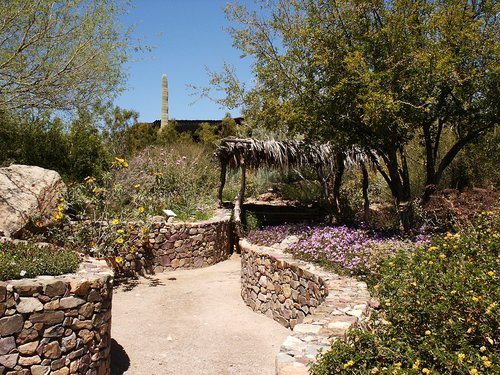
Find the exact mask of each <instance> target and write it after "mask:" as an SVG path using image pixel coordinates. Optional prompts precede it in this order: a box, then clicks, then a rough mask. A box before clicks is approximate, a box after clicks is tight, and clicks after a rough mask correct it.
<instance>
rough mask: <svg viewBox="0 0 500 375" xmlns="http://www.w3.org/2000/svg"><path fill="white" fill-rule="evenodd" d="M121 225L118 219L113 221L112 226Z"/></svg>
mask: <svg viewBox="0 0 500 375" xmlns="http://www.w3.org/2000/svg"><path fill="white" fill-rule="evenodd" d="M119 223H120V220H118V219H113V220H111V224H113V225H116V224H119Z"/></svg>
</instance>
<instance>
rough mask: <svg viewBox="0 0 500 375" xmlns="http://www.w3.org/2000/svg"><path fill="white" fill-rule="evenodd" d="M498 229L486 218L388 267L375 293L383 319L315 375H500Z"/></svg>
mask: <svg viewBox="0 0 500 375" xmlns="http://www.w3.org/2000/svg"><path fill="white" fill-rule="evenodd" d="M499 224H500V222H499V219H498V217H495V216H494V215H493V214H492V213H488V212H484V213H482V214H481V215H480V216H479V218H478V220H477V223H476V224H475V225H474V226H473V227H470V228H467V229H464V230H462V231H461V232H457V233H455V234H451V233H447V234H445V235H444V236H442V235H441V236H436V237H434V238H433V239H432V242H431V244H429V245H428V246H422V247H419V248H417V249H415V250H414V251H405V250H399V251H397V252H396V254H395V255H394V256H393V257H390V258H388V259H386V260H385V261H383V262H382V264H381V269H380V276H379V280H378V283H377V284H376V285H375V286H374V288H373V291H372V292H373V294H374V296H375V297H377V298H378V299H379V300H380V302H381V309H380V311H379V312H377V313H374V314H373V315H372V317H371V319H370V321H369V324H368V329H366V330H354V331H351V332H350V335H349V338H348V340H347V341H346V342H344V341H337V342H334V343H333V344H332V348H331V350H330V351H329V352H327V353H326V354H324V355H323V356H322V357H321V358H320V360H319V361H318V362H317V363H316V364H315V365H313V366H312V369H311V372H312V373H313V374H315V375H319V374H336V373H352V374H366V373H372V374H377V373H382V374H393V373H405V374H417V373H424V374H431V373H433V374H495V373H499V372H500V340H499V335H498V327H499V323H500V321H499V320H500V319H499V317H500V314H499V312H500V311H499V303H498V301H500V282H499V275H498V262H499V248H500V232H499V230H500V225H499Z"/></svg>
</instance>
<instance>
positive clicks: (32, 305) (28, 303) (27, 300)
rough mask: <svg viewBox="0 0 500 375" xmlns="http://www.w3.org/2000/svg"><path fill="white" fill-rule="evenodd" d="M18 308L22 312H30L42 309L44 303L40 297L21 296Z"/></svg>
mask: <svg viewBox="0 0 500 375" xmlns="http://www.w3.org/2000/svg"><path fill="white" fill-rule="evenodd" d="M16 309H17V311H18V312H20V313H21V314H28V313H32V312H35V311H42V310H43V304H42V303H41V302H40V301H39V300H38V298H34V297H21V298H20V301H19V302H18V304H17V308H16Z"/></svg>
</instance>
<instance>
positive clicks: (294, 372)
mask: <svg viewBox="0 0 500 375" xmlns="http://www.w3.org/2000/svg"><path fill="white" fill-rule="evenodd" d="M240 248H241V262H242V267H241V288H242V290H241V295H242V298H243V300H244V301H245V303H246V304H247V305H248V306H250V307H251V308H252V309H253V310H255V311H260V312H261V313H263V314H266V315H267V316H269V317H271V318H273V319H274V320H276V321H277V322H279V323H280V324H282V325H284V326H285V327H289V328H291V329H292V333H291V335H290V336H288V337H287V338H286V340H285V341H284V342H283V344H282V346H281V348H280V352H279V353H278V355H277V356H276V374H277V375H307V374H308V365H307V364H308V363H309V362H311V361H313V360H314V359H315V358H316V355H317V353H318V351H319V350H323V352H324V351H327V350H328V349H329V348H330V344H331V342H332V340H335V339H338V338H345V335H346V332H347V330H348V329H349V328H352V327H356V326H358V325H359V324H360V323H361V321H362V320H363V319H365V318H366V317H367V315H368V312H369V309H370V306H371V305H372V304H374V305H376V302H375V301H371V298H370V294H369V293H368V288H367V285H366V283H364V282H360V281H357V280H356V279H353V278H350V277H341V276H339V275H336V274H334V273H331V272H327V271H325V270H323V269H321V268H319V267H316V266H314V265H312V264H310V263H306V262H302V261H300V260H296V259H294V258H293V257H292V256H291V255H290V254H286V253H284V252H283V251H282V250H281V249H279V248H269V247H262V246H256V245H253V244H250V243H249V242H248V241H246V240H241V241H240Z"/></svg>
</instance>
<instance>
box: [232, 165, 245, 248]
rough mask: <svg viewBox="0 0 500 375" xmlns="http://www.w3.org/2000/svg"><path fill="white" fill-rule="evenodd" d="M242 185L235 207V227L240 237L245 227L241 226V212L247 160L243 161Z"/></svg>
mask: <svg viewBox="0 0 500 375" xmlns="http://www.w3.org/2000/svg"><path fill="white" fill-rule="evenodd" d="M240 165H241V187H240V192H239V193H238V199H237V201H236V205H235V207H234V227H235V228H234V229H235V232H236V235H237V236H238V239H239V238H241V235H242V234H243V228H242V227H241V213H242V211H243V200H244V198H245V189H246V165H245V161H241V163H240Z"/></svg>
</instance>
